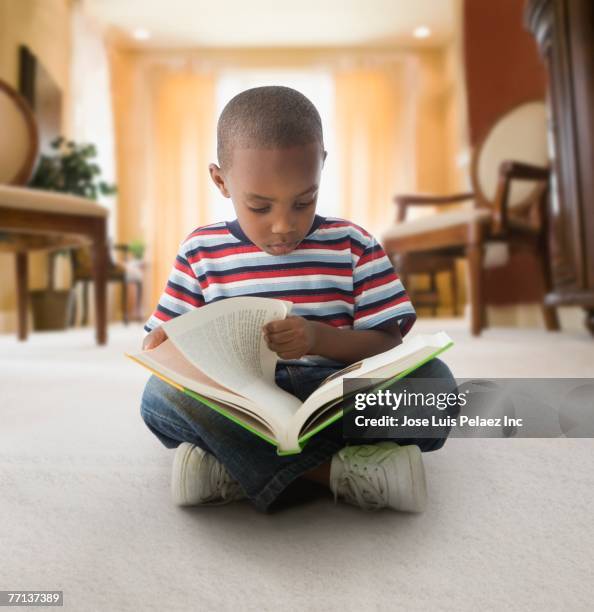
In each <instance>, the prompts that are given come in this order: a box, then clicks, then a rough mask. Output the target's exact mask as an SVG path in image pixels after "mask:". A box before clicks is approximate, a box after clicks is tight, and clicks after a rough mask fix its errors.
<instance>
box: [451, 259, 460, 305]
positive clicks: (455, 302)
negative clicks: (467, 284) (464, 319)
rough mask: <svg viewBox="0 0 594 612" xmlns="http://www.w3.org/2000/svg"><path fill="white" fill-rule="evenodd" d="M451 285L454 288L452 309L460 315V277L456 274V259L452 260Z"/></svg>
mask: <svg viewBox="0 0 594 612" xmlns="http://www.w3.org/2000/svg"><path fill="white" fill-rule="evenodd" d="M450 287H451V290H452V310H453V312H454V316H455V317H457V316H458V278H457V275H456V261H455V260H454V261H453V262H452V267H451V268H450Z"/></svg>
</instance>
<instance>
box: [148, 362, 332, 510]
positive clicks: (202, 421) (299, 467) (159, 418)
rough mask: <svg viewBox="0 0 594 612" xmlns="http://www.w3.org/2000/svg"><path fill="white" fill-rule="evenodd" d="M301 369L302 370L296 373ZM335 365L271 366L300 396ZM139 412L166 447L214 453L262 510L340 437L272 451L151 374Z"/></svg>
mask: <svg viewBox="0 0 594 612" xmlns="http://www.w3.org/2000/svg"><path fill="white" fill-rule="evenodd" d="M301 370H304V371H305V372H304V373H302V374H301V375H299V373H300V371H301ZM335 371H336V369H332V368H330V369H329V368H315V367H310V366H304V367H299V366H283V367H279V368H277V377H276V382H277V384H278V385H279V386H280V387H282V388H284V389H285V390H286V391H289V392H290V393H293V394H294V395H296V396H297V397H300V399H302V400H303V399H305V398H306V397H308V395H309V394H310V393H311V392H312V391H313V390H314V389H315V388H317V386H318V385H319V383H320V382H321V381H322V380H323V379H324V378H326V377H327V376H329V375H330V374H332V373H334V372H335ZM141 416H142V418H143V420H144V422H145V423H146V425H147V426H148V427H149V429H150V430H151V431H152V432H153V433H154V434H155V435H156V436H157V437H158V438H159V440H160V441H161V442H162V443H163V444H164V445H165V446H166V447H167V448H175V447H177V446H179V444H180V443H181V442H191V443H192V444H195V445H196V446H199V447H200V448H203V449H204V450H206V451H207V452H210V453H211V454H212V455H214V456H215V457H216V458H217V459H218V460H219V461H220V462H221V463H222V464H223V465H224V466H225V467H226V468H227V470H228V472H229V474H230V475H231V476H232V477H233V478H234V479H235V480H236V481H237V482H238V483H239V484H240V485H241V486H242V488H243V489H244V491H245V493H246V495H247V496H248V498H249V499H250V501H251V502H252V503H253V504H254V505H255V506H256V508H257V509H258V510H261V511H264V512H265V511H267V510H268V509H269V507H270V505H271V504H272V503H273V502H274V501H275V500H276V499H277V497H278V496H279V495H280V494H281V493H282V492H283V490H284V489H286V487H287V486H289V484H291V482H293V481H294V480H295V479H297V478H298V477H299V476H302V475H303V474H304V473H306V472H308V471H310V470H312V469H314V468H316V467H318V466H319V465H321V464H323V463H325V462H326V461H328V460H329V459H330V458H331V457H332V455H333V454H334V453H336V452H337V451H338V450H340V448H342V446H343V444H342V441H341V440H340V439H332V438H324V437H320V436H314V438H313V439H311V440H310V441H309V443H308V444H307V445H306V446H305V448H304V449H303V451H302V452H301V453H300V454H298V455H289V456H278V455H277V453H276V447H274V446H273V445H271V444H269V443H268V442H266V441H264V440H262V439H260V438H259V437H257V436H255V435H254V434H252V433H250V432H249V431H247V430H245V429H244V428H243V427H241V426H239V425H237V424H236V423H234V422H233V421H231V420H230V419H227V418H226V417H224V416H222V415H221V414H219V413H218V412H216V411H215V410H212V409H211V408H209V407H208V406H206V405H204V404H203V403H202V402H200V401H199V400H196V399H194V398H192V397H189V396H188V395H186V394H185V393H182V392H181V391H178V390H177V389H175V388H174V387H172V386H170V385H168V384H166V383H164V382H163V381H161V380H160V379H159V378H157V377H155V376H152V377H151V378H150V379H149V381H148V382H147V385H146V387H145V390H144V394H143V397H142V404H141Z"/></svg>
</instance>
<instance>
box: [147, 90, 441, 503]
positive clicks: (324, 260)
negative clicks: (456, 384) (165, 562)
mask: <svg viewBox="0 0 594 612" xmlns="http://www.w3.org/2000/svg"><path fill="white" fill-rule="evenodd" d="M217 155H218V161H219V166H217V165H216V164H211V165H210V166H209V170H210V175H211V177H212V180H213V181H214V183H215V185H216V186H217V187H218V189H219V190H220V192H221V193H222V194H223V196H224V197H226V198H231V200H232V202H233V206H234V208H235V212H236V214H237V219H235V220H234V221H232V222H220V223H215V224H212V225H209V226H205V227H200V228H198V229H196V230H194V231H193V232H192V233H191V234H190V235H189V236H188V237H187V238H186V239H185V240H184V242H182V244H181V246H180V249H179V251H178V254H177V257H176V260H175V263H174V266H173V269H172V272H171V275H170V278H169V280H168V282H167V286H166V288H165V291H164V293H163V295H162V297H161V299H160V301H159V304H158V306H157V309H156V310H155V312H154V313H153V315H152V316H151V317H150V319H149V320H148V321H147V324H146V326H145V329H146V331H148V332H149V334H148V336H147V337H146V338H145V341H144V344H143V348H145V349H149V348H154V347H155V346H157V345H158V344H159V343H161V342H163V340H164V339H165V333H164V332H163V330H162V328H161V327H160V324H161V323H162V322H163V321H166V320H169V319H170V318H171V317H174V316H177V315H180V314H182V313H184V312H186V311H187V310H189V309H191V308H197V307H200V306H202V305H204V304H206V303H209V302H214V301H216V300H219V299H225V298H228V297H232V296H238V295H257V296H266V297H276V298H282V299H285V300H291V301H292V302H293V303H294V306H293V310H292V315H291V316H289V317H287V318H286V319H284V320H281V321H273V322H270V323H269V324H268V325H266V326H265V328H264V329H263V330H262V331H263V333H264V335H265V338H266V341H267V344H268V346H269V347H270V349H271V350H273V351H275V352H276V353H277V355H278V356H279V358H280V359H279V362H278V364H277V369H276V383H277V384H278V385H279V386H280V387H281V388H283V389H285V390H286V391H289V392H290V393H293V394H294V395H296V396H297V397H299V398H300V399H301V400H302V401H303V400H305V399H306V398H307V397H308V396H309V395H310V394H311V393H312V392H313V391H314V390H315V389H316V388H317V387H318V385H319V384H320V383H321V382H322V381H323V380H324V379H325V378H326V377H327V376H329V375H330V374H332V373H334V372H336V371H337V370H338V369H341V368H343V367H345V364H350V363H353V362H355V361H357V360H360V359H362V358H365V357H368V356H371V355H374V354H377V353H380V352H383V351H386V350H388V349H390V348H392V347H394V346H396V345H397V344H399V343H400V342H402V336H404V335H405V334H406V333H407V332H408V331H409V330H410V328H411V326H412V324H413V323H414V321H415V319H416V313H415V310H414V308H413V306H412V304H411V303H410V300H409V299H408V296H407V294H406V292H405V290H404V287H403V286H402V283H401V282H400V280H399V279H398V277H397V276H396V274H395V273H394V270H393V268H392V265H391V263H390V261H389V259H388V258H387V256H386V254H385V253H384V251H383V249H382V248H381V246H380V245H379V244H378V243H377V241H376V240H375V239H374V238H373V237H372V236H371V235H370V234H369V233H368V232H366V231H365V230H364V229H363V228H361V227H359V226H357V225H355V224H353V223H351V222H349V221H346V220H344V219H335V218H327V219H326V218H324V217H321V216H319V215H317V214H316V203H317V194H318V189H319V185H320V178H321V171H322V167H323V164H324V160H325V159H326V155H327V153H326V151H325V150H324V144H323V137H322V124H321V120H320V116H319V114H318V112H317V110H316V108H315V107H314V106H313V104H312V103H311V102H310V101H309V100H308V99H307V98H306V97H305V96H303V95H302V94H301V93H299V92H297V91H295V90H293V89H290V88H287V87H258V88H254V89H250V90H247V91H244V92H242V93H240V94H238V95H237V96H235V98H233V99H232V100H231V101H230V102H229V103H228V104H227V106H226V107H225V109H224V110H223V112H222V114H221V116H220V118H219V121H218V125H217ZM415 376H416V377H424V378H442V379H443V378H445V379H447V380H449V381H453V378H452V375H451V373H450V371H449V369H448V368H447V366H446V365H445V364H444V363H443V362H441V361H440V360H438V359H434V360H432V361H430V362H429V363H428V364H425V365H424V366H421V367H420V368H418V369H417V370H416V371H415V372H413V373H412V374H411V377H415ZM411 377H409V378H411ZM141 415H142V418H143V419H144V421H145V423H146V424H147V426H148V427H149V428H150V429H151V431H153V433H154V434H155V435H156V436H157V437H158V438H159V439H160V440H161V442H162V443H163V444H164V445H165V446H167V447H168V448H174V447H177V450H176V453H175V457H174V461H173V473H172V481H171V490H172V496H173V500H174V502H175V503H177V504H178V505H197V504H219V503H228V502H230V501H233V500H236V499H242V498H246V497H247V498H248V499H249V500H250V501H251V502H252V503H253V504H254V505H255V506H256V508H257V509H259V510H261V511H267V510H268V509H269V508H270V506H271V505H272V504H273V502H274V501H275V500H276V499H277V498H278V497H279V495H280V494H281V493H282V492H283V491H284V490H285V489H286V488H287V487H288V485H290V484H291V483H292V482H293V481H295V480H296V479H298V478H300V477H304V478H306V479H309V480H313V481H316V482H318V483H322V484H324V485H326V486H328V487H329V488H330V490H331V491H332V492H333V493H334V497H335V500H336V499H337V498H341V499H342V500H344V501H346V502H349V503H352V504H355V505H358V506H360V507H362V508H365V509H377V508H382V507H389V508H392V509H395V510H405V511H413V512H419V511H422V510H423V509H424V506H425V502H426V486H425V476H424V470H423V463H422V459H421V450H423V451H428V450H435V449H437V448H439V447H441V446H442V445H443V443H444V442H445V437H446V436H447V433H446V434H445V435H444V437H443V438H440V439H437V440H436V439H422V440H400V441H399V442H400V444H396V443H395V442H394V441H374V440H368V441H367V443H365V444H360V445H347V441H346V440H344V439H343V437H342V430H341V425H340V424H339V423H335V424H334V425H332V426H330V427H328V428H327V429H325V430H323V431H321V432H320V433H319V434H317V435H316V436H314V437H313V438H311V439H310V440H309V442H308V443H307V445H306V446H305V447H304V449H303V451H302V452H301V453H300V454H299V455H292V456H285V457H279V456H278V455H277V454H276V450H275V448H274V447H273V446H272V445H269V444H268V443H266V442H264V441H262V440H260V439H259V438H258V437H256V436H254V435H253V434H251V433H249V432H247V431H245V430H244V429H243V428H241V427H240V426H238V425H236V424H235V423H233V422H232V421H229V420H228V419H226V418H225V417H222V416H221V415H219V414H218V413H217V412H215V411H213V410H211V409H210V408H208V407H205V406H204V405H202V404H201V402H199V401H197V400H194V399H192V398H189V397H188V396H186V395H184V394H182V393H181V392H179V391H177V390H176V389H174V388H172V387H171V386H169V385H166V384H165V383H163V382H161V381H160V380H159V379H157V378H156V377H151V379H150V380H149V382H148V383H147V386H146V389H145V392H144V395H143V398H142V408H141ZM370 442H375V443H373V444H372V443H370Z"/></svg>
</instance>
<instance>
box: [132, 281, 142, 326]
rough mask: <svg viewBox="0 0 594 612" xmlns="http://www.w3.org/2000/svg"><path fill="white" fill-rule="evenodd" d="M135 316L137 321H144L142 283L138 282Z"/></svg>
mask: <svg viewBox="0 0 594 612" xmlns="http://www.w3.org/2000/svg"><path fill="white" fill-rule="evenodd" d="M134 318H135V319H136V321H142V283H141V282H140V281H137V282H136V308H135V315H134Z"/></svg>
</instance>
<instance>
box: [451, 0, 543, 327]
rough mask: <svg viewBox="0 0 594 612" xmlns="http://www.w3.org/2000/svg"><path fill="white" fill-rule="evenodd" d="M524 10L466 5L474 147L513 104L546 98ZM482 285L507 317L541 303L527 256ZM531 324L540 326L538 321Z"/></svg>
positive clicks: (508, 0)
mask: <svg viewBox="0 0 594 612" xmlns="http://www.w3.org/2000/svg"><path fill="white" fill-rule="evenodd" d="M523 10H524V0H498V1H497V2H484V0H465V2H464V21H463V23H464V25H463V28H464V62H465V72H466V86H467V92H468V123H469V139H470V143H471V145H472V146H476V144H477V143H478V141H479V140H480V139H481V138H482V137H483V136H484V135H485V134H486V133H487V131H488V130H489V129H490V128H491V126H492V125H493V124H494V123H495V122H496V121H497V119H498V118H499V117H500V116H501V115H503V114H505V113H506V112H507V111H509V110H510V109H511V108H513V107H514V106H517V105H518V104H520V103H522V102H525V101H527V100H530V99H535V98H540V99H544V98H545V95H546V87H547V83H546V71H545V69H544V66H543V64H542V63H541V61H540V59H539V55H538V51H537V47H536V43H535V40H534V38H533V37H532V35H531V34H530V33H529V32H527V31H526V30H525V29H524V25H523ZM485 287H486V290H485V293H486V296H485V297H486V301H487V303H488V304H490V305H491V306H492V307H503V306H507V307H508V309H507V312H508V313H509V312H511V310H510V309H509V307H510V306H514V305H519V304H529V303H537V302H539V300H540V299H541V296H542V293H543V291H544V288H543V285H542V282H541V281H540V278H539V274H538V268H537V264H536V261H535V259H534V257H533V256H532V255H530V254H528V253H527V254H516V255H514V256H512V258H511V259H510V261H509V263H508V264H507V265H506V266H503V267H499V268H494V269H490V270H487V271H486V273H485ZM492 310H493V308H492ZM508 318H509V316H508ZM520 318H521V319H522V321H523V320H524V319H523V318H522V317H520ZM518 320H519V319H518ZM510 323H511V321H510ZM535 323H536V324H537V325H540V321H536V322H535Z"/></svg>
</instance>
